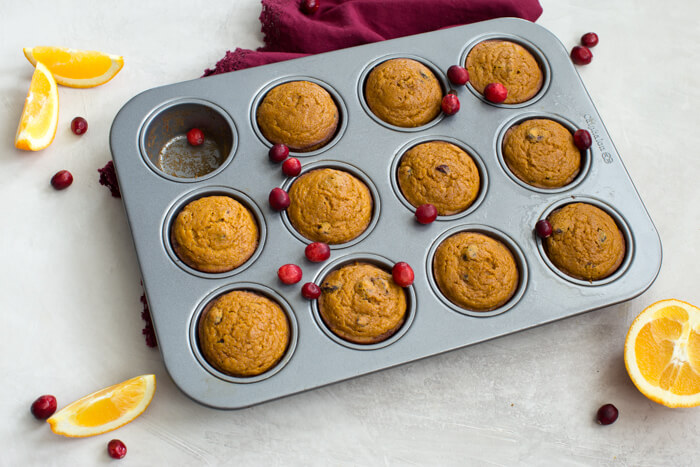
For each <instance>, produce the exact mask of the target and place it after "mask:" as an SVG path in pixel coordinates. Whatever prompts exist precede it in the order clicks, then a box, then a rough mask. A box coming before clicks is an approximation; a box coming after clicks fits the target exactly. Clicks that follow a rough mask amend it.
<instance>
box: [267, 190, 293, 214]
mask: <svg viewBox="0 0 700 467" xmlns="http://www.w3.org/2000/svg"><path fill="white" fill-rule="evenodd" d="M269 202H270V207H271V208H272V209H274V210H275V211H284V210H285V209H287V208H288V207H289V195H288V194H287V192H286V191H284V190H283V189H282V188H273V189H272V191H270V197H269Z"/></svg>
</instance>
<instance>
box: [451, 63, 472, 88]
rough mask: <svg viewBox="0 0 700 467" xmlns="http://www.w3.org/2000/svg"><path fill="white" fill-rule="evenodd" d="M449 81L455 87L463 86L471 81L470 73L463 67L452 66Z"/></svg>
mask: <svg viewBox="0 0 700 467" xmlns="http://www.w3.org/2000/svg"><path fill="white" fill-rule="evenodd" d="M447 79H449V80H450V83H452V84H454V85H457V86H462V85H465V84H467V81H469V72H468V71H467V69H466V68H464V67H463V66H459V65H452V66H451V67H449V68H448V69H447Z"/></svg>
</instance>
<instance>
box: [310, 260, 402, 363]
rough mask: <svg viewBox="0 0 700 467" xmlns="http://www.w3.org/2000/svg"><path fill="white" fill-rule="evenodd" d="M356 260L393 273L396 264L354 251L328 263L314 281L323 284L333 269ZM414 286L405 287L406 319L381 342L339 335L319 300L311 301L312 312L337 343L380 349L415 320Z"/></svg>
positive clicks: (398, 337)
mask: <svg viewBox="0 0 700 467" xmlns="http://www.w3.org/2000/svg"><path fill="white" fill-rule="evenodd" d="M355 262H363V263H370V264H373V265H375V266H377V267H379V268H381V269H384V270H385V271H387V272H389V273H391V268H393V267H394V264H395V263H394V262H392V261H391V260H389V259H387V258H385V257H383V256H380V255H377V254H374V253H353V254H350V255H346V256H342V257H340V258H337V259H336V260H334V261H332V262H330V263H328V264H327V265H326V266H325V267H324V268H323V269H321V270H320V271H319V272H318V273H317V274H316V276H315V277H314V279H313V282H314V283H315V284H321V283H323V280H324V279H325V277H326V276H327V275H328V274H330V273H331V272H332V271H334V270H336V269H339V268H341V267H343V266H345V265H348V264H352V263H355ZM414 287H415V286H414V285H411V286H409V287H404V288H403V290H404V292H405V294H406V318H405V319H404V322H403V324H402V325H401V327H400V328H399V329H398V330H397V331H396V332H395V333H394V334H392V335H391V336H390V337H388V338H387V339H385V340H383V341H381V342H377V343H375V344H356V343H354V342H350V341H347V340H345V339H343V338H342V337H340V336H338V335H337V334H335V333H334V332H333V331H331V330H330V328H329V327H328V326H326V323H325V322H324V321H323V318H321V312H320V310H319V306H318V300H312V301H311V313H312V314H313V316H314V320H315V321H316V325H317V326H318V327H319V328H320V329H321V331H323V333H324V334H325V335H326V336H328V337H329V338H330V339H331V340H333V341H335V342H336V343H338V344H340V345H342V346H344V347H348V348H350V349H355V350H378V349H381V348H384V347H387V346H389V345H391V344H393V343H394V342H396V341H397V340H399V339H401V337H403V336H404V335H405V334H406V333H407V332H408V330H409V328H410V327H411V324H412V323H413V320H414V318H415V316H416V292H415V289H414Z"/></svg>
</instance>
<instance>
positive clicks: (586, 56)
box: [571, 45, 593, 65]
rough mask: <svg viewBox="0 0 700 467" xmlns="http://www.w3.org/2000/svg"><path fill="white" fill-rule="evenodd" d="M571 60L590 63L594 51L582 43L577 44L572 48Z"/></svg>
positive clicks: (579, 63) (581, 63)
mask: <svg viewBox="0 0 700 467" xmlns="http://www.w3.org/2000/svg"><path fill="white" fill-rule="evenodd" d="M571 60H572V61H573V62H574V63H575V64H577V65H588V64H589V63H591V60H593V53H591V51H590V50H589V49H588V47H584V46H582V45H577V46H576V47H574V48H573V49H571Z"/></svg>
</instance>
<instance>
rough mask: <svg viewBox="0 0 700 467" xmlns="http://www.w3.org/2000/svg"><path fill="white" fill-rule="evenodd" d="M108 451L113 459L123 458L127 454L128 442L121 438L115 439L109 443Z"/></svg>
mask: <svg viewBox="0 0 700 467" xmlns="http://www.w3.org/2000/svg"><path fill="white" fill-rule="evenodd" d="M107 452H108V453H109V457H111V458H112V459H121V458H122V457H124V456H126V444H124V443H123V442H122V441H121V440H118V439H113V440H112V441H110V442H109V443H108V444H107Z"/></svg>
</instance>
